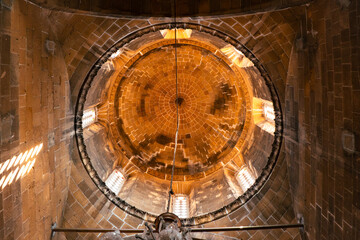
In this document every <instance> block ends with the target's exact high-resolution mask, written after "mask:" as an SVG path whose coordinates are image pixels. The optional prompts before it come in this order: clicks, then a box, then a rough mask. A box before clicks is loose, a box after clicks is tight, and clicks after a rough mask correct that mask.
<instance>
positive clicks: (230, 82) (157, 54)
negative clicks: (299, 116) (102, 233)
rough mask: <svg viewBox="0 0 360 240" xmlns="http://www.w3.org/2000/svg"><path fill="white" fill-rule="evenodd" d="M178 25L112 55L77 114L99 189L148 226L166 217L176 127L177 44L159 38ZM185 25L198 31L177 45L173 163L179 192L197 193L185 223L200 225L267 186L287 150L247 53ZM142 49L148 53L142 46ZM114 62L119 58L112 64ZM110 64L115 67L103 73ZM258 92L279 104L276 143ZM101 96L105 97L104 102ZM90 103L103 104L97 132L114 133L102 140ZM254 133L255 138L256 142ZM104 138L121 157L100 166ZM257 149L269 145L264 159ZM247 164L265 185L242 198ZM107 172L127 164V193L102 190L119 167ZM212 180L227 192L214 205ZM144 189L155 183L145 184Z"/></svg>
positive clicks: (264, 82) (121, 45)
mask: <svg viewBox="0 0 360 240" xmlns="http://www.w3.org/2000/svg"><path fill="white" fill-rule="evenodd" d="M173 27H174V25H172V24H159V25H153V26H151V27H147V28H144V29H141V30H139V31H136V32H134V33H132V34H130V35H128V36H127V37H125V38H124V39H122V40H120V41H119V42H118V43H116V44H115V45H114V46H113V47H112V48H110V50H109V51H107V52H106V53H105V54H104V55H103V57H102V58H100V60H98V62H97V63H96V64H95V66H94V67H93V69H92V70H91V71H90V73H89V75H88V77H87V79H86V81H85V83H84V84H83V86H82V89H81V93H80V95H79V99H78V105H77V113H76V115H77V116H76V133H77V143H78V147H79V152H80V155H81V158H82V161H83V164H84V165H85V167H86V169H87V171H88V173H89V174H90V176H91V177H92V179H93V180H94V182H95V183H96V184H97V185H98V187H99V188H100V190H101V191H102V192H103V193H104V194H105V195H106V196H107V197H108V198H109V199H110V200H111V201H113V202H114V203H115V204H116V205H117V206H119V207H120V208H122V209H124V210H125V211H127V212H128V213H130V214H132V215H135V216H138V217H141V218H143V219H145V220H149V221H153V220H154V217H155V216H156V214H160V213H161V212H162V211H164V206H165V203H166V197H165V196H166V191H167V188H168V179H169V177H170V175H169V173H170V168H171V160H172V158H171V156H172V152H173V147H174V133H175V129H176V124H175V122H174V119H175V115H174V109H175V101H176V99H175V97H174V90H175V85H174V83H175V80H174V77H175V72H174V70H175V66H174V49H173V48H174V47H173V43H174V40H156V34H157V37H159V36H160V37H161V38H162V36H161V35H160V32H159V30H161V29H167V28H173ZM177 27H178V28H182V29H192V30H193V34H194V39H189V40H187V39H181V40H179V43H178V44H179V45H178V54H179V55H178V59H179V61H178V73H179V97H181V99H182V103H181V105H180V106H179V109H180V111H179V112H180V135H179V143H180V145H179V151H178V154H177V162H176V166H175V169H176V171H175V181H176V182H175V184H176V187H175V191H176V192H177V193H185V194H190V195H191V196H192V199H191V200H193V202H194V204H195V203H197V204H198V206H197V207H196V209H195V210H194V211H193V212H192V213H191V216H192V217H191V218H189V219H184V220H183V221H184V223H185V224H186V225H194V224H201V223H204V222H209V221H212V220H214V219H217V218H219V217H222V216H224V215H225V214H227V213H229V212H232V211H234V210H235V209H237V208H238V207H240V206H241V205H242V204H244V203H245V202H246V201H248V200H249V199H250V198H251V197H252V196H253V195H254V194H255V193H256V192H257V191H258V190H259V189H260V188H261V186H262V185H263V184H264V183H265V181H266V179H267V178H268V176H269V174H270V172H271V170H272V168H273V166H274V164H275V162H276V158H277V155H278V152H279V149H280V145H281V135H282V119H281V110H280V105H279V101H278V97H277V94H276V91H275V88H274V86H273V85H272V83H271V80H270V79H269V76H268V75H267V73H266V72H265V70H264V68H263V67H262V66H261V65H260V63H259V61H258V60H257V59H256V58H255V57H254V55H253V54H252V53H251V52H250V51H249V50H247V49H246V48H245V47H244V46H243V45H241V44H240V43H238V42H237V41H236V40H235V39H232V38H231V37H229V36H227V35H226V34H224V33H222V32H219V31H216V30H215V29H211V28H208V27H205V26H202V25H197V24H190V23H179V24H178V25H177ZM142 37H143V38H144V39H149V38H150V39H152V41H153V42H155V43H150V44H145V46H142V44H140V43H143V44H144V43H146V40H144V41H143V42H141V41H140V40H138V39H141V38H142ZM197 38H198V39H197ZM206 38H209V39H212V43H213V44H215V45H218V47H219V46H227V47H229V46H233V47H235V48H236V49H237V50H236V51H241V52H242V54H244V55H245V56H246V57H247V59H249V60H247V61H248V62H249V63H250V61H251V62H252V63H251V64H249V65H246V66H245V67H244V66H242V65H239V66H238V65H236V64H235V63H234V62H232V61H231V60H230V59H229V58H228V57H226V55H225V54H224V53H222V52H221V51H220V49H219V48H217V47H216V46H215V45H213V44H209V43H206V42H203V39H206ZM154 39H155V40H154ZM199 39H202V41H200V40H199ZM229 44H230V45H229ZM138 46H142V47H140V48H139V49H136V48H138ZM132 48H134V49H136V51H134V49H132ZM235 48H234V49H235ZM234 51H235V50H234ZM236 51H235V52H236ZM117 53H120V54H117ZM131 54H132V56H130V57H129V55H131ZM116 55H119V56H120V57H118V58H116V57H114V56H116ZM246 57H245V58H246ZM109 61H110V62H111V63H112V66H113V68H114V69H113V70H112V73H108V74H105V72H106V70H105V69H106V68H108V66H109V64H110V62H109ZM104 66H106V67H104ZM104 78H105V79H108V80H104ZM99 82H106V84H105V85H104V90H103V91H102V93H99V91H100V90H99V89H100V88H99V85H98V83H99ZM255 83H256V84H257V85H256V84H255ZM92 86H95V89H93V88H92ZM259 86H262V88H261V89H260V88H259ZM253 88H256V90H255V92H254V90H253ZM88 93H90V94H88ZM259 93H261V94H260V95H261V96H262V97H263V98H265V99H268V100H270V101H272V102H273V105H274V109H275V115H276V120H275V122H276V131H275V134H274V136H272V135H271V134H269V133H266V132H264V131H259V130H257V129H258V127H255V125H254V123H253V121H254V120H253V118H254V117H253V113H252V101H253V100H252V97H255V96H256V97H260V96H259V95H258V94H259ZM254 94H255V95H254ZM93 96H100V97H99V100H94V99H93V98H94V97H93ZM87 102H90V103H94V102H98V106H99V123H100V125H98V126H102V127H103V128H104V129H105V131H106V132H108V134H105V135H104V136H105V138H103V139H102V140H99V138H96V137H88V139H85V140H84V135H83V130H82V128H81V124H82V123H81V118H82V112H83V110H84V108H86V106H89V105H91V104H90V103H87ZM99 102H100V103H99ZM85 133H86V131H85ZM95 135H96V134H95ZM251 136H254V137H255V138H256V139H257V141H251V142H250V141H249V140H248V139H249V138H250V137H251ZM99 141H100V142H99ZM101 141H105V142H104V145H106V144H108V145H109V146H111V147H110V149H113V150H114V155H115V156H116V157H115V158H112V159H113V160H114V163H111V159H109V160H108V161H106V160H105V162H104V160H103V162H102V163H101V162H100V163H99V161H100V160H99V159H104V158H105V157H104V156H103V155H102V154H100V155H97V154H96V153H95V152H99V150H98V147H96V146H97V145H100V146H101V145H103V144H100V143H101ZM259 144H260V145H262V146H268V147H263V153H262V154H259V152H258V151H251V150H249V149H253V148H254V146H258V145H259ZM271 145H272V147H271ZM93 148H96V150H93ZM258 149H261V147H258ZM244 164H246V165H248V166H249V167H250V168H252V169H253V170H254V171H255V175H256V177H258V178H257V180H256V183H255V184H254V185H253V186H252V187H251V188H250V189H248V190H247V191H246V192H245V193H244V194H239V193H236V188H237V187H236V186H235V185H237V184H236V180H235V173H236V172H238V171H239V169H240V168H241V167H242V166H243V165H244ZM106 165H108V166H114V165H115V166H117V167H120V168H121V169H122V170H123V171H124V172H125V173H126V175H127V178H128V179H127V182H126V183H125V186H124V190H123V191H122V192H121V193H120V194H119V196H116V195H115V194H114V193H113V192H111V191H110V190H109V189H108V188H107V186H105V184H104V180H105V179H106V177H107V176H108V175H109V172H110V171H111V170H112V167H110V169H109V167H105V166H106ZM144 174H145V175H144ZM195 180H196V181H195ZM209 181H212V182H213V183H214V184H215V185H216V186H217V187H218V188H219V189H223V190H222V194H220V195H216V196H214V197H212V198H208V197H206V196H202V195H203V193H204V191H206V189H205V188H204V186H205V185H207V184H205V183H206V182H209ZM144 182H145V183H146V182H151V183H150V185H148V184H145V185H144V184H143V183H144ZM203 184H204V186H202V185H203ZM234 186H235V187H234ZM149 195H150V196H152V198H151V201H152V202H151V204H150V205H149V204H143V202H142V201H141V199H143V197H146V196H149ZM123 199H125V201H123ZM131 204H134V206H131ZM154 214H155V215H154Z"/></svg>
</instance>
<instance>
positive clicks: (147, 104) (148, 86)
mask: <svg viewBox="0 0 360 240" xmlns="http://www.w3.org/2000/svg"><path fill="white" fill-rule="evenodd" d="M173 44H174V41H173V40H163V41H161V42H157V43H155V44H152V45H150V46H149V47H147V48H146V50H143V51H141V53H142V54H143V55H142V56H139V58H137V56H135V57H134V58H136V60H135V61H130V62H131V64H129V65H127V64H126V65H125V66H124V68H123V69H122V70H121V71H120V73H119V74H118V75H117V78H116V81H115V83H114V85H113V87H112V89H111V91H112V94H109V96H110V98H109V99H108V101H109V102H110V103H111V105H113V107H114V109H113V111H111V112H110V113H111V114H109V116H108V119H107V120H108V121H110V122H114V123H116V124H113V125H112V136H113V137H114V138H115V139H116V142H117V143H119V145H121V147H122V148H123V149H124V153H125V155H126V156H127V159H129V160H130V161H131V162H132V163H134V164H135V165H137V166H138V167H139V168H140V169H141V170H142V171H143V172H146V173H148V174H151V175H153V176H156V177H159V178H163V179H164V178H166V176H167V178H169V175H170V174H171V166H172V159H173V153H174V139H175V132H176V104H178V105H179V118H180V124H179V138H178V148H177V149H178V150H177V156H176V158H177V161H176V163H175V179H177V180H186V179H194V177H195V176H197V177H204V176H205V175H206V171H208V170H209V169H212V168H216V169H218V168H220V167H221V166H222V165H223V164H226V163H227V162H228V161H229V160H231V159H233V158H236V157H237V155H238V154H239V150H238V149H239V148H241V141H239V140H240V137H241V135H242V131H243V128H244V124H245V115H246V99H245V97H244V92H246V93H247V88H246V86H245V83H244V82H243V83H242V84H241V81H239V80H238V79H239V77H241V76H238V75H237V73H236V71H234V70H233V69H232V68H231V67H229V65H228V63H226V61H225V60H226V59H222V58H221V57H218V56H216V55H215V54H214V53H213V52H212V51H210V50H208V49H205V48H202V47H201V46H200V44H199V42H196V41H190V40H187V41H184V40H181V41H180V43H179V45H178V47H177V56H178V61H177V66H178V99H176V80H175V60H174V59H175V57H174V46H173ZM212 50H213V51H214V50H216V49H212ZM114 61H116V60H114ZM247 95H248V94H247ZM247 103H248V105H249V104H250V102H249V99H247ZM249 120H250V118H248V122H249ZM243 136H245V134H244V135H243ZM243 138H244V137H243ZM234 148H235V150H234ZM236 149H237V150H236ZM233 150H234V151H233Z"/></svg>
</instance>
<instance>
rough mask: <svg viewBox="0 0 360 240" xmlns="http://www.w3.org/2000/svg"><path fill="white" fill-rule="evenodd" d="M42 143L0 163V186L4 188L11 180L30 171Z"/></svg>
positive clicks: (15, 179) (17, 178)
mask: <svg viewBox="0 0 360 240" xmlns="http://www.w3.org/2000/svg"><path fill="white" fill-rule="evenodd" d="M42 147H43V144H42V143H40V144H39V145H37V146H35V147H33V148H31V149H29V150H27V151H25V152H22V153H20V154H19V155H15V156H13V157H12V158H10V159H8V160H6V161H5V162H3V163H0V187H1V188H2V189H4V187H6V186H7V185H10V184H11V183H12V182H14V181H17V180H19V179H20V178H22V177H24V176H25V175H26V174H28V173H29V172H30V170H31V169H32V167H33V166H34V164H35V161H36V157H37V155H38V154H39V153H40V150H41V149H42Z"/></svg>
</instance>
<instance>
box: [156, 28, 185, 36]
mask: <svg viewBox="0 0 360 240" xmlns="http://www.w3.org/2000/svg"><path fill="white" fill-rule="evenodd" d="M160 33H161V35H162V36H163V37H164V39H175V29H164V30H160ZM191 33H192V30H191V29H182V28H179V29H176V38H177V39H182V38H190V37H191Z"/></svg>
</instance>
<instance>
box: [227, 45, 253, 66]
mask: <svg viewBox="0 0 360 240" xmlns="http://www.w3.org/2000/svg"><path fill="white" fill-rule="evenodd" d="M220 51H221V52H223V53H224V54H225V55H226V56H227V57H228V58H229V59H230V60H231V61H232V62H233V63H234V64H235V65H237V66H238V67H252V66H254V64H253V62H252V61H250V60H249V59H248V58H247V57H245V55H244V54H243V53H242V52H241V51H239V50H237V49H236V48H235V47H234V46H232V45H230V44H229V45H226V46H225V47H223V48H222V49H220Z"/></svg>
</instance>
